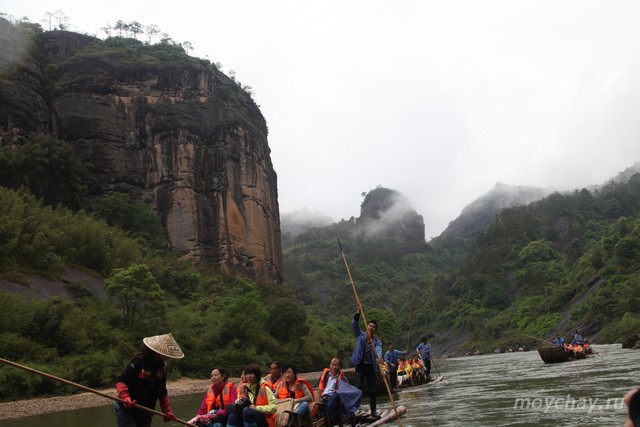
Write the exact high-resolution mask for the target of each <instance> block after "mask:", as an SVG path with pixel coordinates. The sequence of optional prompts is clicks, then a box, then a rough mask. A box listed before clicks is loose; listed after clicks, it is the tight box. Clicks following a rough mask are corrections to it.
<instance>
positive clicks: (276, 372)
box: [264, 361, 282, 393]
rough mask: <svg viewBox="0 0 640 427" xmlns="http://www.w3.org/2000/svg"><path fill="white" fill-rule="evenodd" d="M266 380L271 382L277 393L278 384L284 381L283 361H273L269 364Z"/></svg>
mask: <svg viewBox="0 0 640 427" xmlns="http://www.w3.org/2000/svg"><path fill="white" fill-rule="evenodd" d="M264 380H265V381H266V382H267V384H269V388H271V391H273V392H274V393H275V391H276V389H277V388H278V384H280V381H282V363H280V362H276V361H273V362H271V365H269V373H268V374H267V375H266V376H265V377H264Z"/></svg>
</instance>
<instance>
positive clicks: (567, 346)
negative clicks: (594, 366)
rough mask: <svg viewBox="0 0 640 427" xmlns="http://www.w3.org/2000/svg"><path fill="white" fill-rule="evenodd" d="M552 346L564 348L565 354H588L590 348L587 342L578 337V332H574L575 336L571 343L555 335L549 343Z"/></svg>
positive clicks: (580, 336)
mask: <svg viewBox="0 0 640 427" xmlns="http://www.w3.org/2000/svg"><path fill="white" fill-rule="evenodd" d="M551 342H552V343H553V344H554V345H556V346H558V347H562V348H564V351H566V352H567V353H574V354H575V353H590V352H591V346H590V345H589V342H588V341H587V340H586V339H585V338H583V337H582V335H580V333H579V332H578V331H576V333H575V335H574V336H573V338H572V339H571V341H565V340H564V338H563V337H561V336H560V335H556V337H555V338H554V339H553V340H552V341H551Z"/></svg>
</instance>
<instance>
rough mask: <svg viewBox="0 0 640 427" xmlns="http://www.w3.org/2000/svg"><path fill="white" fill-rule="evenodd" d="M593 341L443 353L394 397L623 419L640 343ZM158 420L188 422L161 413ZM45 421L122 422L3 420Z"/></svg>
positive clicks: (446, 409) (41, 422) (30, 424)
mask: <svg viewBox="0 0 640 427" xmlns="http://www.w3.org/2000/svg"><path fill="white" fill-rule="evenodd" d="M594 349H595V350H596V351H598V352H599V354H598V355H596V356H594V357H592V358H588V359H584V360H577V361H573V362H567V363H561V364H555V365H545V364H544V363H543V362H542V360H541V359H540V357H539V356H538V352H537V351H528V352H519V353H504V354H490V355H483V356H470V357H461V358H452V359H439V360H436V361H435V367H432V374H437V373H438V372H440V373H442V374H443V375H444V380H443V381H441V382H438V383H433V384H429V385H427V386H423V387H422V388H416V389H407V390H405V391H402V392H400V393H398V394H396V395H394V400H395V402H396V404H397V405H404V406H406V407H407V409H408V411H407V414H406V415H405V416H404V417H403V418H402V424H403V426H404V427H414V426H572V427H573V426H622V425H623V424H624V420H625V414H626V407H625V406H624V404H623V403H622V397H623V396H624V394H625V393H626V392H627V391H628V390H630V389H631V388H633V387H636V386H640V351H638V350H624V349H622V348H621V346H620V344H615V345H614V344H612V345H601V346H599V345H596V346H594ZM169 394H171V390H169ZM202 397H203V394H198V395H191V396H175V397H173V398H171V402H172V406H173V409H174V412H175V413H176V415H177V416H178V417H179V418H181V419H183V420H188V419H190V418H191V417H192V416H193V415H194V414H195V412H196V411H197V410H198V408H199V407H200V403H201V401H202ZM364 403H365V407H366V408H368V406H367V405H366V401H365V402H364ZM378 406H379V409H384V408H385V407H390V402H389V399H388V397H382V396H380V397H379V404H378ZM156 418H157V417H156ZM153 425H154V426H156V427H159V426H166V427H176V426H181V425H182V424H178V423H168V424H165V423H163V422H162V420H161V419H155V420H154V422H153ZM388 425H390V426H397V425H399V424H398V423H397V422H394V423H391V424H388ZM42 426H44V427H74V426H92V427H107V426H108V427H115V426H116V423H115V417H114V415H113V408H112V406H111V405H110V406H104V407H99V408H92V409H81V410H76V411H63V412H57V413H52V414H46V415H41V416H32V417H26V418H21V419H18V420H6V421H0V427H42Z"/></svg>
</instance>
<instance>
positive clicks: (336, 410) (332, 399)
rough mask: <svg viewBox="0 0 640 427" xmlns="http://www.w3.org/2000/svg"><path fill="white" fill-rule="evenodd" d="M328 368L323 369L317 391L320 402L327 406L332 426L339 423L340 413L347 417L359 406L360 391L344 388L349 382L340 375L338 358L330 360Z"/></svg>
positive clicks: (340, 368) (348, 387) (340, 365)
mask: <svg viewBox="0 0 640 427" xmlns="http://www.w3.org/2000/svg"><path fill="white" fill-rule="evenodd" d="M329 366H330V367H329V368H324V371H323V372H322V375H321V376H320V380H319V381H318V390H319V391H320V397H321V399H322V401H323V402H324V403H325V404H326V405H327V411H328V412H329V422H330V423H331V425H332V426H334V425H336V424H339V423H340V413H341V412H342V413H344V414H345V416H347V417H350V416H352V415H353V414H354V413H355V412H356V410H357V409H358V406H360V399H361V398H362V390H360V389H358V388H355V387H352V386H347V387H345V384H346V385H348V384H349V381H348V380H347V377H346V376H344V374H343V373H342V361H341V360H340V358H339V357H334V358H333V359H331V363H330V364H329ZM345 389H346V390H345ZM338 390H340V392H338Z"/></svg>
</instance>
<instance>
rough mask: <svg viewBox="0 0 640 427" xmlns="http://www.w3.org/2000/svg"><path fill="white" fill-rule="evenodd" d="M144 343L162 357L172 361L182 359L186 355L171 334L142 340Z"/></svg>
mask: <svg viewBox="0 0 640 427" xmlns="http://www.w3.org/2000/svg"><path fill="white" fill-rule="evenodd" d="M142 342H143V343H144V345H146V346H147V347H149V348H150V349H151V350H153V351H155V352H156V353H158V354H160V355H162V356H166V357H170V358H172V359H182V358H183V357H184V353H183V352H182V350H181V349H180V346H179V345H178V343H177V342H176V340H175V339H173V335H171V334H164V335H155V336H153V337H146V338H143V339H142Z"/></svg>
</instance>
